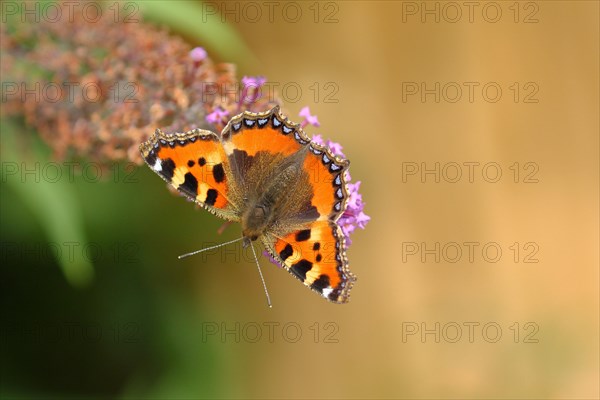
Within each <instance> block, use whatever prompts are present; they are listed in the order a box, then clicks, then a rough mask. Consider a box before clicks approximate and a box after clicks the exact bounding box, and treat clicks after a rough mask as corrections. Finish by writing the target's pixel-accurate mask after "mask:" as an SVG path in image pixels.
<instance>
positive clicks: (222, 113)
mask: <svg viewBox="0 0 600 400" xmlns="http://www.w3.org/2000/svg"><path fill="white" fill-rule="evenodd" d="M228 115H229V111H227V110H223V109H222V108H221V107H217V108H215V110H214V111H213V112H211V113H210V114H208V115H207V116H206V117H205V118H206V122H208V123H209V124H213V125H215V124H219V123H221V122H223V119H224V118H225V117H226V116H228Z"/></svg>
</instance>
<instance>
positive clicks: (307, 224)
mask: <svg viewBox="0 0 600 400" xmlns="http://www.w3.org/2000/svg"><path fill="white" fill-rule="evenodd" d="M140 151H141V153H142V156H143V158H144V160H145V161H146V163H147V164H148V166H150V168H152V170H154V171H155V172H156V173H157V174H158V175H160V176H161V177H162V178H163V179H164V180H165V181H167V182H168V183H169V184H171V185H172V186H173V187H174V188H176V189H177V190H178V191H179V192H181V193H183V194H184V195H185V196H186V197H188V198H189V199H191V200H193V201H195V202H196V203H198V204H200V205H201V206H202V207H204V208H205V209H207V210H208V211H210V212H211V213H213V214H216V215H217V216H219V217H222V218H224V219H226V220H229V221H235V222H240V223H241V226H242V235H243V241H244V245H245V246H247V245H248V244H250V241H254V240H256V239H260V240H261V242H262V243H263V244H264V246H265V248H266V249H267V251H268V252H269V253H270V254H271V256H272V257H273V258H274V259H275V260H276V261H277V262H278V263H279V264H280V265H282V266H283V267H285V269H286V270H288V271H289V272H290V273H291V274H292V275H294V276H295V277H296V278H298V279H300V280H301V281H302V282H303V283H304V284H305V285H306V286H308V287H309V288H311V289H312V290H314V291H315V292H317V293H319V294H321V295H322V296H323V297H325V298H326V299H327V300H329V301H332V302H334V303H345V302H347V301H348V299H349V295H350V289H351V288H352V284H353V282H354V281H355V280H356V278H355V276H354V275H353V274H352V273H351V272H350V270H349V268H348V261H347V259H346V252H345V248H346V247H345V243H344V235H343V234H342V231H341V229H340V227H339V226H338V223H337V221H338V219H339V218H340V216H341V215H342V214H343V213H344V210H345V209H346V201H347V199H348V191H347V189H346V181H345V174H344V172H345V171H346V169H347V168H348V165H349V162H348V161H347V160H344V159H341V158H339V157H337V156H335V155H333V153H332V152H331V150H330V149H329V148H328V147H326V146H320V145H318V144H316V143H313V142H311V141H310V139H309V138H308V137H307V136H306V134H305V133H304V132H303V130H302V128H301V127H300V125H299V124H294V123H292V122H290V121H289V120H288V119H287V118H286V117H285V116H284V115H282V114H281V112H280V110H279V107H275V108H273V109H272V110H270V111H267V112H264V113H251V112H248V111H245V112H243V113H242V114H239V115H237V116H235V117H233V118H232V119H231V120H230V121H229V123H228V124H227V125H226V126H225V128H223V131H222V133H221V135H220V136H219V135H217V134H215V133H213V132H210V131H207V130H202V129H194V130H192V131H189V132H187V133H175V134H166V133H163V132H161V131H160V130H157V131H156V133H155V135H154V136H153V137H152V138H150V139H149V140H148V141H146V142H145V143H143V144H141V145H140Z"/></svg>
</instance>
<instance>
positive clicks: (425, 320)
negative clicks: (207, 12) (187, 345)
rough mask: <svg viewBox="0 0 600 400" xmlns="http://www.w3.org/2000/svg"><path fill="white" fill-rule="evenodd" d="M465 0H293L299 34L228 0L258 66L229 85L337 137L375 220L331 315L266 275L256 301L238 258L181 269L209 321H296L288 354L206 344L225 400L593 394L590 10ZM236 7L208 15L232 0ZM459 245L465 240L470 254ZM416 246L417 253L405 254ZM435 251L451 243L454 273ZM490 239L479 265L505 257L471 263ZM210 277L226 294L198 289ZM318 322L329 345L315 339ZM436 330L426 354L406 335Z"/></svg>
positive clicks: (593, 19) (594, 66)
mask: <svg viewBox="0 0 600 400" xmlns="http://www.w3.org/2000/svg"><path fill="white" fill-rule="evenodd" d="M475 3H477V4H476V5H475V6H474V9H473V14H472V16H471V18H472V22H469V19H470V16H469V9H468V8H467V7H466V6H464V5H462V2H458V3H451V4H449V3H445V2H439V3H438V2H427V3H421V2H393V1H382V2H366V1H349V2H336V3H312V2H296V3H295V5H294V6H290V7H294V10H295V9H297V8H299V9H301V11H302V17H301V18H299V19H298V22H296V23H292V22H290V20H291V19H294V18H295V17H294V15H295V14H294V13H293V12H292V11H294V10H292V9H289V10H287V11H288V12H289V14H288V15H287V17H288V18H287V19H288V20H286V18H284V17H283V14H282V12H283V11H282V10H283V8H284V5H285V3H278V6H277V7H278V8H275V13H274V18H273V22H269V20H268V15H267V8H266V7H263V8H262V12H263V15H262V17H260V18H258V20H257V17H256V14H255V13H254V10H252V9H250V8H246V9H243V8H240V9H239V11H238V12H239V15H238V17H239V22H238V23H235V26H236V29H237V30H238V31H239V32H240V33H241V35H242V36H243V38H244V39H245V40H246V42H247V44H248V46H249V47H250V48H251V50H252V51H253V52H254V53H255V55H256V58H257V59H258V60H260V62H261V64H262V65H260V66H257V67H256V68H254V69H253V68H246V69H241V70H240V74H248V75H258V74H261V75H265V76H267V78H268V79H269V80H270V81H271V82H275V83H277V84H279V85H280V86H279V88H280V91H281V89H282V88H283V87H284V86H285V87H287V88H288V90H289V91H288V92H287V94H286V93H285V92H284V93H282V94H283V100H284V102H285V103H286V104H287V110H288V111H289V112H290V114H291V115H297V112H298V111H299V110H300V108H301V107H303V106H305V105H308V106H310V107H311V110H312V111H313V112H314V113H316V114H317V115H318V117H319V119H320V121H321V124H322V126H321V127H320V128H313V129H308V131H309V133H319V134H322V135H323V136H324V137H328V138H331V139H333V140H335V141H338V142H340V143H342V144H343V146H344V151H345V153H346V155H347V156H348V158H349V159H350V160H351V163H352V166H351V172H352V176H353V179H354V180H360V181H362V188H361V191H362V193H363V196H364V200H365V201H366V203H367V206H366V208H365V211H366V213H367V214H369V215H370V216H371V218H372V220H371V222H370V224H369V225H368V227H367V229H366V230H365V231H358V232H357V233H355V235H354V237H353V241H354V243H353V245H352V246H351V248H350V250H349V258H350V264H351V268H352V270H353V271H354V272H355V273H356V274H357V275H358V282H357V284H356V285H355V288H354V290H353V293H352V300H351V303H350V304H349V305H346V306H336V305H331V304H326V303H325V302H324V301H323V300H322V299H320V298H319V297H318V296H315V295H314V294H312V293H310V292H309V291H307V290H306V289H305V288H304V287H302V285H299V284H298V282H296V281H295V280H294V279H292V278H290V277H289V276H287V274H286V273H285V272H283V271H277V270H276V269H273V268H272V266H271V265H268V266H265V267H264V270H265V275H266V279H267V284H268V286H269V289H270V292H271V296H272V298H273V301H274V309H272V310H268V309H266V308H265V307H264V306H263V304H264V298H263V297H262V296H261V294H260V293H261V289H260V286H259V285H260V283H259V280H258V278H257V277H256V271H255V270H254V269H253V268H252V267H251V264H250V263H247V264H248V265H247V268H246V266H245V265H242V266H240V268H236V267H233V268H210V269H202V268H199V269H198V270H197V271H196V272H195V274H196V275H197V276H196V277H195V279H197V282H198V285H199V290H198V293H199V298H198V307H199V308H202V309H203V310H204V311H205V312H206V313H208V314H209V315H211V316H212V318H213V319H212V321H214V322H216V323H218V324H220V323H221V322H223V321H225V322H227V323H229V324H230V326H234V325H233V324H235V322H236V321H237V322H240V323H241V324H242V326H244V324H246V323H254V322H256V323H258V324H263V323H264V322H268V321H276V322H277V323H280V324H285V323H286V322H290V321H292V322H295V323H298V324H300V326H301V328H302V330H303V337H302V340H300V341H298V342H297V343H289V342H288V341H286V340H282V339H281V336H277V337H276V338H275V340H274V342H273V343H269V342H268V341H266V340H265V339H264V338H263V339H262V340H261V341H259V342H258V343H250V342H249V341H248V340H244V338H243V337H242V340H241V341H240V343H239V344H238V343H234V342H233V340H225V341H223V343H219V339H214V340H213V338H209V342H211V340H212V342H211V343H218V346H220V347H219V348H220V349H221V350H222V356H223V357H224V361H223V362H222V363H220V366H216V368H222V369H223V373H224V374H227V375H229V376H230V377H232V378H235V377H236V376H239V377H240V378H239V381H237V379H236V385H235V387H232V388H231V393H230V395H231V396H236V395H237V396H257V397H264V398H280V397H289V396H293V397H297V398H310V397H320V398H324V397H337V398H365V397H377V398H386V397H409V398H450V397H454V398H456V397H460V398H467V397H474V398H499V397H511V398H550V397H553V398H598V396H599V392H598V374H599V369H598V351H599V349H598V335H599V332H598V311H599V309H598V296H599V292H598V280H599V276H598V262H599V260H598V217H599V216H598V182H599V179H598V178H599V177H598V146H599V143H598V132H599V126H598V110H599V98H598V87H599V82H598V67H599V65H598V54H599V53H598V49H599V44H598V28H599V25H598V11H599V9H598V3H597V2H589V1H579V2H577V1H575V2H562V1H552V2H521V3H514V2H497V3H493V5H492V6H490V5H489V4H488V3H485V2H482V3H480V2H475ZM219 4H221V3H219ZM219 4H218V5H219ZM235 4H236V3H227V4H226V5H225V6H226V7H231V9H233V10H236V8H235V7H243V6H241V5H240V4H241V3H238V4H237V6H236V5H235ZM258 4H262V3H258ZM436 4H437V6H436ZM457 5H458V7H460V9H461V12H462V17H461V18H457V14H456V7H457ZM221 6H223V5H222V4H221ZM311 7H313V8H311ZM315 7H317V8H318V9H319V12H320V14H319V15H318V17H315V14H314V13H315ZM423 7H428V9H431V10H435V7H438V10H439V13H440V14H439V20H440V21H439V23H438V22H435V18H436V17H435V14H426V15H425V16H424V18H425V22H423V21H422V20H421V18H422V17H423V16H422V14H421V12H422V11H423V9H422V8H423ZM490 7H492V8H490ZM497 9H500V10H501V13H502V14H501V15H500V16H499V17H498V18H497V14H495V12H496V10H497ZM244 10H245V11H244ZM484 10H485V12H484ZM234 12H236V11H234ZM244 12H247V14H243V13H244ZM290 16H291V17H292V18H290ZM326 16H329V17H328V18H329V20H331V21H332V22H331V23H325V22H323V21H324V20H325V19H326ZM233 18H234V17H233V16H232V15H229V17H228V22H233V21H234V20H233ZM315 18H316V19H317V20H318V21H319V22H318V23H315V21H314V19H315ZM453 19H458V20H457V22H454V23H452V22H449V20H453ZM494 19H498V21H497V22H495V23H493V22H491V21H492V20H494ZM255 20H257V22H253V21H255ZM336 20H337V21H336ZM515 20H516V21H515ZM536 20H537V22H536ZM315 82H316V83H317V86H314V85H315ZM422 82H424V83H425V85H426V88H429V89H433V88H435V83H436V82H439V83H440V90H439V92H438V94H439V96H440V100H439V102H436V101H435V94H429V95H426V97H425V99H424V100H425V101H422V98H421V92H418V93H417V94H414V95H410V94H407V92H406V90H407V89H414V88H415V87H416V88H418V89H419V90H420V89H421V83H422ZM465 82H467V84H465ZM468 82H474V83H468ZM331 83H332V84H331ZM515 83H516V84H515ZM327 84H329V86H326V85H327ZM486 84H488V86H486V87H487V88H488V89H487V90H489V91H487V92H485V93H484V92H483V91H482V89H483V87H484V86H485V85H486ZM286 85H287V86H286ZM445 85H446V86H445ZM468 85H472V87H473V88H474V92H473V98H472V101H470V100H469V92H468V87H469V86H468ZM297 87H299V88H301V95H300V96H297V95H296V94H295V93H296V92H295V91H294V90H292V89H294V88H297ZM316 87H319V90H320V92H319V93H318V94H315V91H316ZM444 87H445V89H444ZM456 87H461V88H462V97H460V99H458V101H456V102H452V100H453V99H455V98H456V92H455V90H456ZM497 87H499V88H500V89H501V90H502V94H501V97H499V98H498V101H496V102H493V101H492V100H493V99H494V98H495V96H496V95H495V93H494V89H495V88H497ZM334 92H335V93H334ZM403 95H405V96H406V98H404V99H403ZM328 96H329V97H328ZM485 96H487V97H485ZM296 97H298V99H297V101H296V102H294V101H293V100H296ZM486 99H487V100H486ZM330 100H337V102H335V103H332V102H329V101H330ZM536 100H537V102H535V101H536ZM422 163H425V164H422ZM435 163H439V165H440V174H441V175H440V182H439V183H436V182H435V177H434V175H432V174H429V175H426V176H425V179H422V178H421V176H420V174H419V173H417V174H416V175H407V176H405V177H404V179H403V172H405V173H406V172H408V170H407V169H406V168H410V167H411V166H415V165H416V166H417V167H418V168H419V169H421V167H422V166H423V165H424V166H425V167H427V168H430V169H431V168H434V166H435ZM453 163H457V164H458V165H460V166H462V170H461V172H462V178H461V179H460V180H459V181H458V182H456V183H451V182H448V181H449V180H452V178H453V177H454V176H455V173H456V172H455V171H456V169H455V168H454V167H455V166H456V164H453ZM464 163H479V164H478V167H474V168H475V169H474V175H473V182H472V183H471V182H469V178H468V172H469V169H468V167H467V166H468V165H476V164H464ZM487 163H497V164H491V165H492V167H493V166H499V167H500V169H501V172H502V176H501V177H500V179H499V181H498V182H496V183H491V182H488V181H487V180H493V178H494V176H495V172H494V171H495V169H494V168H492V169H487V170H486V172H487V174H486V175H482V167H483V165H484V164H487ZM515 163H518V164H516V165H515ZM527 163H530V164H527ZM453 168H454V169H453ZM516 170H518V171H519V175H518V176H517V177H515V171H516ZM419 172H420V170H419ZM486 179H487V180H486ZM515 180H517V182H515ZM532 180H533V181H532ZM536 180H537V183H536V182H535V181H536ZM525 181H532V182H528V183H526V182H525ZM215 226H218V223H217V222H216V221H215ZM436 242H439V243H440V250H439V252H438V254H439V256H440V262H439V263H436V262H435V259H434V258H435V255H434V254H429V255H427V254H425V262H423V261H422V260H421V256H422V255H423V254H422V247H421V246H422V243H424V244H425V246H426V247H427V248H428V249H435V243H436ZM464 242H476V243H477V245H474V246H476V247H475V251H474V256H473V261H472V262H470V260H469V257H468V253H467V250H468V248H467V247H465V245H463V243H464ZM515 242H516V243H518V244H517V247H518V248H519V250H518V251H519V252H518V254H517V253H516V252H517V250H516V249H517V247H514V245H513V244H514V243H515ZM414 243H416V244H417V245H418V248H419V249H420V250H419V249H417V253H416V254H412V253H410V254H408V253H407V251H408V250H411V251H413V250H414V249H415V248H414V247H411V246H413V244H414ZM448 243H458V244H459V245H460V247H461V249H462V250H463V254H462V257H460V259H459V260H458V261H457V262H449V259H453V258H454V256H455V252H454V251H455V250H456V248H455V247H453V246H454V245H452V244H451V245H450V246H446V248H445V250H442V249H443V248H444V245H446V244H448ZM487 243H491V244H492V245H491V246H492V247H491V250H489V248H488V247H486V248H487V249H488V250H489V253H486V254H487V256H488V260H489V258H491V257H494V252H493V250H494V249H495V247H499V248H500V249H501V250H502V255H501V257H500V258H499V260H498V261H497V262H495V263H493V262H488V261H486V258H485V257H486V255H483V254H482V248H483V246H484V245H485V244H487ZM511 246H512V247H511ZM403 250H404V253H403ZM533 253H535V254H533ZM403 256H404V259H403ZM528 257H529V258H528ZM515 258H516V259H515ZM534 260H538V262H536V263H531V262H525V261H534ZM450 261H451V260H450ZM265 264H266V263H265ZM224 280H226V281H227V282H230V284H231V285H232V288H228V289H227V293H228V294H224V292H223V287H222V286H220V285H215V284H214V283H215V282H222V281H224ZM234 292H239V296H231V293H234ZM240 299H243V301H242V300H240ZM206 304H214V305H215V307H214V309H210V310H206V307H207V306H206ZM330 321H331V322H334V323H335V326H336V327H337V328H338V330H337V331H336V332H335V334H334V335H333V336H332V337H333V338H335V339H336V340H337V343H326V342H327V341H326V340H324V338H323V336H325V335H326V334H327V333H329V332H331V329H330V330H326V329H324V325H325V324H326V323H327V322H330ZM315 322H316V323H318V324H319V330H320V334H321V337H320V338H319V339H318V340H316V342H317V343H315V340H313V337H312V335H313V331H311V330H310V327H311V326H312V325H313V324H314V323H315ZM436 323H439V329H437V332H438V334H439V335H440V338H439V343H436V340H435V334H434V333H430V334H427V335H425V336H424V337H422V336H421V333H422V332H421V330H422V328H426V329H429V330H432V331H435V330H436ZM515 323H517V325H515ZM422 324H425V325H422ZM469 324H470V325H469ZM486 324H488V325H486ZM280 326H281V325H280ZM456 326H459V327H460V328H461V330H462V331H461V332H462V336H461V337H460V338H459V339H457V340H456V339H455V337H456V332H457V331H456ZM469 326H472V327H473V329H474V331H473V337H472V340H470V339H469ZM484 326H486V327H487V328H486V329H487V330H486V331H485V332H483V331H482V328H483V327H484ZM497 327H500V329H501V330H502V331H501V333H500V336H499V337H497V334H496V330H497ZM332 329H333V328H332ZM409 329H413V330H414V329H418V331H417V332H416V333H415V332H413V331H410V332H409V331H408V330H409ZM266 332H267V330H266V328H265V330H264V331H263V335H264V334H266ZM517 332H518V336H515V335H516V334H517ZM409 333H415V334H409ZM496 340H497V341H496ZM453 341H456V342H455V343H453Z"/></svg>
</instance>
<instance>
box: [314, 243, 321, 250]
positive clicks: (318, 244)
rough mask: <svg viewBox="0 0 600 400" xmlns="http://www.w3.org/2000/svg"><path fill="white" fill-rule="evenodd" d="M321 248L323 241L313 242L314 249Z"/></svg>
mask: <svg viewBox="0 0 600 400" xmlns="http://www.w3.org/2000/svg"><path fill="white" fill-rule="evenodd" d="M320 248H321V243H319V242H315V244H313V250H314V251H317V250H319V249H320Z"/></svg>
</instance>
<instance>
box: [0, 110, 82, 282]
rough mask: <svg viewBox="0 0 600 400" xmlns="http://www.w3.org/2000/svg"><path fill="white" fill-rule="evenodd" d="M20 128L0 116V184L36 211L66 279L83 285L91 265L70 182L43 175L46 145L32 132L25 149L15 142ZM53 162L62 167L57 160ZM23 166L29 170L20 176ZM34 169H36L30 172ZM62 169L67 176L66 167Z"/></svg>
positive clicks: (79, 213)
mask: <svg viewBox="0 0 600 400" xmlns="http://www.w3.org/2000/svg"><path fill="white" fill-rule="evenodd" d="M22 131H23V128H21V127H19V126H18V125H17V124H15V123H14V121H12V120H9V119H6V118H4V119H2V120H0V132H1V135H0V138H1V145H0V157H1V158H2V184H4V185H6V186H7V187H8V188H10V189H11V190H13V191H14V192H15V193H16V194H17V195H18V196H19V197H20V198H21V200H22V202H23V204H24V205H25V206H26V207H28V208H29V209H30V210H31V212H32V213H33V214H34V215H35V218H36V220H37V221H38V222H39V223H40V225H41V226H42V228H43V229H44V231H45V234H46V237H47V239H48V242H49V243H54V244H57V245H58V246H60V248H61V249H62V252H61V255H60V256H59V257H57V258H58V259H57V260H56V261H57V262H58V264H59V265H60V266H61V268H62V270H63V273H64V275H65V278H66V279H67V281H68V282H69V283H70V284H71V285H73V286H75V287H85V286H87V285H88V284H90V283H91V281H92V279H93V277H94V269H93V266H92V264H91V262H90V261H89V260H88V259H86V258H85V257H84V252H82V251H81V249H82V246H84V245H85V244H86V243H87V242H86V240H85V234H84V229H83V221H82V217H81V216H82V212H81V208H80V205H79V201H78V198H77V195H76V193H75V191H74V188H73V184H70V183H69V182H66V181H65V179H59V180H57V181H49V180H47V179H45V177H44V176H43V174H42V173H41V170H43V168H44V167H45V166H46V165H47V163H49V162H50V159H49V157H48V154H47V151H44V150H45V145H44V144H43V143H41V141H40V140H39V139H38V138H37V137H36V136H35V135H27V139H28V141H30V142H31V143H32V146H31V148H30V149H28V151H27V153H25V151H22V148H21V147H19V146H18V145H17V133H21V134H22ZM56 165H57V166H59V165H60V166H61V167H62V165H61V164H59V163H56ZM25 170H27V171H31V172H30V173H28V174H27V175H25V176H23V174H22V171H25ZM36 170H37V171H38V172H33V171H36ZM61 172H62V176H63V177H64V176H66V173H67V171H64V170H63V171H61ZM73 249H75V250H74V251H73Z"/></svg>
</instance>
